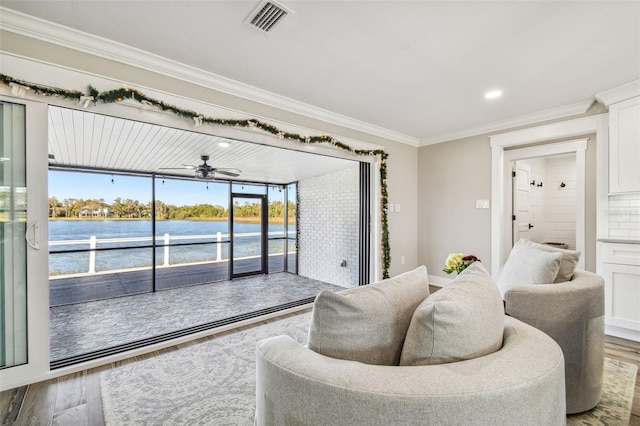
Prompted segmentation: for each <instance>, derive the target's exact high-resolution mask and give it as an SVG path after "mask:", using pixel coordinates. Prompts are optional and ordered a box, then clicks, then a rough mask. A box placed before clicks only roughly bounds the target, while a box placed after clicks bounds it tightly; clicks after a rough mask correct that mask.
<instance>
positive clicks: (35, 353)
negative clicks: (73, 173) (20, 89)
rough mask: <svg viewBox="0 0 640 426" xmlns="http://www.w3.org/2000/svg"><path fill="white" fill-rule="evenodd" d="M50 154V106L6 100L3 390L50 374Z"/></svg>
mask: <svg viewBox="0 0 640 426" xmlns="http://www.w3.org/2000/svg"><path fill="white" fill-rule="evenodd" d="M28 112H29V114H28ZM27 117H30V118H29V120H30V123H27ZM46 154H47V150H46V107H45V106H43V105H41V104H37V103H33V102H10V101H9V100H7V101H4V99H3V98H1V97H0V390H3V389H7V388H10V387H12V385H14V384H15V383H16V382H19V381H22V380H25V378H28V377H37V376H39V375H42V374H44V373H46V371H48V328H47V323H48V321H47V313H48V310H47V308H48V306H47V305H48V303H47V302H48V295H47V287H46V286H47V280H46V272H45V271H46V262H47V256H46V229H47V224H46V220H44V221H43V220H42V217H41V216H44V217H46V216H45V215H42V214H41V213H43V210H44V208H46V206H44V205H43V204H44V203H43V202H42V200H44V199H45V198H44V194H46V167H47V164H46V161H47V159H46ZM45 211H46V210H45ZM42 247H45V250H42Z"/></svg>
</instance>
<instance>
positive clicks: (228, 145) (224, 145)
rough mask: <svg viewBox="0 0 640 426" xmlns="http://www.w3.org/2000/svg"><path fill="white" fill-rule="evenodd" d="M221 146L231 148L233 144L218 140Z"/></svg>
mask: <svg viewBox="0 0 640 426" xmlns="http://www.w3.org/2000/svg"><path fill="white" fill-rule="evenodd" d="M218 146H219V147H220V148H229V147H230V146H231V144H230V143H229V142H218Z"/></svg>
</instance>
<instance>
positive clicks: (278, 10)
mask: <svg viewBox="0 0 640 426" xmlns="http://www.w3.org/2000/svg"><path fill="white" fill-rule="evenodd" d="M290 12H291V11H290V10H288V9H287V8H285V7H284V6H283V5H281V4H279V3H276V2H275V1H267V2H262V3H260V5H258V7H257V8H256V9H255V10H254V11H253V13H252V14H251V15H250V16H249V19H247V22H249V24H251V26H253V27H254V28H257V29H259V30H262V31H264V32H266V33H268V32H269V31H271V30H272V29H273V28H274V27H275V26H276V25H277V24H278V23H279V22H280V21H282V19H284V17H285V16H287V14H289V13H290Z"/></svg>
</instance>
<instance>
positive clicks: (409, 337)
mask: <svg viewBox="0 0 640 426" xmlns="http://www.w3.org/2000/svg"><path fill="white" fill-rule="evenodd" d="M428 288H429V287H428V274H427V271H426V268H424V266H423V267H419V268H417V269H416V270H414V271H411V272H407V273H405V274H402V275H400V276H398V277H394V278H392V279H389V280H385V281H382V282H379V283H374V284H371V285H368V286H363V287H358V288H353V289H348V290H344V291H341V292H338V293H335V294H334V293H331V292H321V293H320V294H319V295H318V297H317V298H316V301H315V303H314V308H313V314H312V320H311V324H310V328H309V339H308V344H307V345H306V346H305V345H302V344H300V343H298V342H297V341H295V340H294V339H292V338H291V337H289V336H276V337H271V338H268V339H264V340H261V341H260V342H258V344H257V349H256V417H255V424H256V425H260V426H262V425H299V426H302V425H309V426H311V425H314V426H315V425H332V426H333V425H349V426H358V425H366V426H375V425H381V426H382V425H384V426H387V425H416V424H423V425H449V426H453V425H464V426H469V425H483V426H484V425H501V426H508V425H513V426H526V425H531V426H539V425H545V426H554V425H564V424H565V422H566V414H565V413H566V410H565V408H566V407H565V398H564V394H565V391H564V358H563V355H562V350H561V349H560V346H558V344H557V343H556V342H555V341H553V339H551V338H550V337H549V336H547V335H546V334H545V333H543V332H541V331H540V330H537V329H535V328H534V327H531V326H530V325H527V324H524V323H523V322H521V321H519V320H517V319H515V318H510V317H508V316H505V315H504V306H503V303H502V297H501V296H500V293H499V292H498V289H497V287H496V286H495V284H494V283H493V281H492V280H491V278H490V276H489V274H488V273H487V271H486V270H485V269H484V268H483V267H482V265H481V264H479V263H477V262H476V263H474V264H472V265H471V266H469V267H468V268H467V269H466V270H465V271H463V272H462V273H461V274H460V275H458V277H457V278H456V279H455V280H454V282H452V283H450V284H448V285H447V286H445V287H444V288H443V289H441V290H439V291H437V292H435V293H433V294H432V295H429V290H428ZM494 346H495V347H494Z"/></svg>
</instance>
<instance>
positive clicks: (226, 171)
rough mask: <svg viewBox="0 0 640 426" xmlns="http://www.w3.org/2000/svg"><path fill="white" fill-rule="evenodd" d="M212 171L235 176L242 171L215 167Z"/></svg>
mask: <svg viewBox="0 0 640 426" xmlns="http://www.w3.org/2000/svg"><path fill="white" fill-rule="evenodd" d="M214 173H217V174H219V175H225V176H231V177H237V176H240V173H242V171H241V170H238V169H215V170H214Z"/></svg>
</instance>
